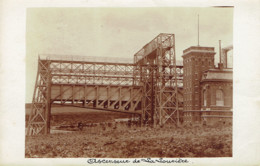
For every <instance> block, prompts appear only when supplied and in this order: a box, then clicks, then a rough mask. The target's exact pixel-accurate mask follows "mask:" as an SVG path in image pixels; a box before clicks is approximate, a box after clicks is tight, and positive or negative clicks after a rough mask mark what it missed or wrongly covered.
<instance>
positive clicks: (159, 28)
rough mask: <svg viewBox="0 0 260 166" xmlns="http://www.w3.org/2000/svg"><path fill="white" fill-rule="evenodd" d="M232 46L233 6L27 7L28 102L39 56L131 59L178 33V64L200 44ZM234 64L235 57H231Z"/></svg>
mask: <svg viewBox="0 0 260 166" xmlns="http://www.w3.org/2000/svg"><path fill="white" fill-rule="evenodd" d="M198 15H199V27H200V30H199V34H200V36H199V41H200V46H209V47H215V52H216V55H215V64H216V63H217V62H218V60H219V53H218V49H219V40H221V43H222V47H226V46H229V45H231V44H233V8H213V7H204V8H187V7H180V8H176V7H168V8H159V7H148V8H28V9H27V14H26V103H30V102H31V101H32V95H33V90H34V84H35V79H36V73H37V65H38V64H37V59H38V55H39V54H57V55H71V56H92V57H117V58H130V59H133V55H134V54H135V53H136V52H138V51H139V50H140V49H141V48H142V47H143V46H144V45H145V44H147V43H148V42H150V41H151V40H152V39H153V38H154V37H156V36H157V35H158V34H160V33H173V34H175V44H176V45H175V49H176V58H177V60H182V57H181V56H182V52H183V50H184V49H186V48H188V47H190V46H196V45H197V44H198ZM231 60H232V59H231Z"/></svg>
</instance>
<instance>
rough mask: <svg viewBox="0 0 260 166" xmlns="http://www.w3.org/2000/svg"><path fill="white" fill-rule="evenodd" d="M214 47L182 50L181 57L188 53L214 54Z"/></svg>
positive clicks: (195, 47) (193, 47)
mask: <svg viewBox="0 0 260 166" xmlns="http://www.w3.org/2000/svg"><path fill="white" fill-rule="evenodd" d="M214 49H215V48H214V47H202V46H191V47H189V48H187V49H185V50H183V56H185V55H188V54H190V53H207V54H215V53H216V52H215V51H214Z"/></svg>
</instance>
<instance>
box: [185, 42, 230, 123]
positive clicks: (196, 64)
mask: <svg viewBox="0 0 260 166" xmlns="http://www.w3.org/2000/svg"><path fill="white" fill-rule="evenodd" d="M215 54H216V53H215V51H214V47H200V46H192V47H189V48H188V49H186V50H184V51H183V56H182V57H183V73H184V76H183V90H184V95H183V96H184V100H183V102H184V109H183V110H184V111H183V121H184V123H201V122H202V121H203V122H205V121H206V122H207V123H215V122H218V121H223V122H226V121H229V122H230V120H232V100H233V97H232V94H233V86H232V83H233V81H232V78H233V71H232V69H224V68H223V65H222V64H219V66H218V68H215V65H214V55H215Z"/></svg>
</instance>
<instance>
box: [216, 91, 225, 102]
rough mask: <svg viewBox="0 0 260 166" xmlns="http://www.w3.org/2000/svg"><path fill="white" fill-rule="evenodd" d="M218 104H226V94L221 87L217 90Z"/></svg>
mask: <svg viewBox="0 0 260 166" xmlns="http://www.w3.org/2000/svg"><path fill="white" fill-rule="evenodd" d="M216 105H217V106H224V94H223V91H222V90H221V89H218V90H217V91H216Z"/></svg>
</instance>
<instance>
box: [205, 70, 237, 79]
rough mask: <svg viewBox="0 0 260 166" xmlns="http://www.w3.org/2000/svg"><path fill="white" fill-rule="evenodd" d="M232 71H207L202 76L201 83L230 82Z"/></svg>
mask: <svg viewBox="0 0 260 166" xmlns="http://www.w3.org/2000/svg"><path fill="white" fill-rule="evenodd" d="M232 80H233V69H209V70H208V71H206V72H205V73H204V75H203V76H202V81H201V82H205V81H232Z"/></svg>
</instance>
